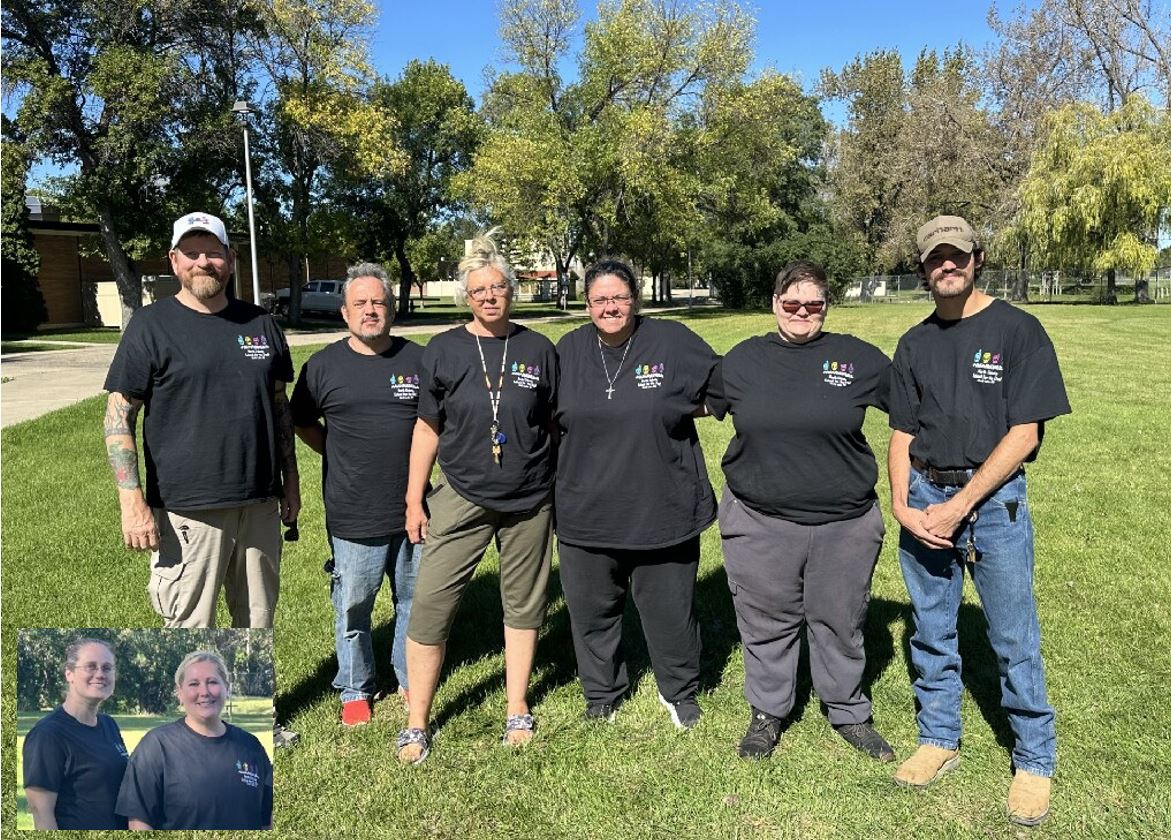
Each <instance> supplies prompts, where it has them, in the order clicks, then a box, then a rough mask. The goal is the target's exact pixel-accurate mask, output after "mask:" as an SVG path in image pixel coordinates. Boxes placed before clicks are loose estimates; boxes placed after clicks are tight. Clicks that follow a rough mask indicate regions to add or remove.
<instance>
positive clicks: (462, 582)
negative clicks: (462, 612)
mask: <svg viewBox="0 0 1171 840" xmlns="http://www.w3.org/2000/svg"><path fill="white" fill-rule="evenodd" d="M427 505H428V507H429V508H430V511H431V521H430V523H429V525H428V528H427V542H426V543H424V544H423V559H422V561H421V562H420V563H419V575H418V577H417V578H416V580H415V598H414V601H413V602H412V603H411V620H410V624H409V625H408V626H407V636H408V637H409V638H411V639H413V640H414V641H416V642H419V643H420V644H424V645H438V644H442V643H444V642H446V641H447V637H448V636H449V635H450V634H451V625H452V623H453V622H454V621H455V614H456V611H457V610H458V609H459V602H460V600H461V599H462V598H463V594H464V590H465V589H467V586H468V584H469V583H470V582H471V580H472V576H473V574H474V573H475V571H476V566H477V565H479V563H480V560H481V559H482V558H483V556H484V549H486V548H487V547H488V543H489V542H491V541H492V540H493V538H495V541H496V549H497V551H498V552H499V553H500V600H501V601H502V602H503V605H504V624H505V625H506V626H508V627H511V628H513V629H514V630H535V629H537V628H539V627H540V626H541V625H542V624H543V623H544V621H545V607H546V605H547V603H548V592H547V589H548V585H549V570H550V567H551V566H552V562H553V499H552V497H551V496H550V497H549V498H548V499H546V500H545V501H543V502H541V503H540V504H538V505H537V506H536V507H535V508H533V509H532V510H530V511H526V512H525V513H499V512H497V511H492V510H488V509H487V508H482V507H480V506H479V505H477V504H475V503H474V502H469V501H468V500H467V499H465V498H464V497H463V496H461V495H459V493H457V492H455V490H454V489H453V488H452V486H451V485H450V484H446V483H444V484H442V485H440V486H439V487H437V488H436V489H435V490H434V491H433V492H432V493H431V495H430V496H428V497H427Z"/></svg>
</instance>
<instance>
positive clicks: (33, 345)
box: [0, 341, 69, 353]
mask: <svg viewBox="0 0 1171 840" xmlns="http://www.w3.org/2000/svg"><path fill="white" fill-rule="evenodd" d="M68 349H69V345H67V344H66V345H61V344H40V343H37V342H35V341H0V353H44V352H45V351H46V350H68Z"/></svg>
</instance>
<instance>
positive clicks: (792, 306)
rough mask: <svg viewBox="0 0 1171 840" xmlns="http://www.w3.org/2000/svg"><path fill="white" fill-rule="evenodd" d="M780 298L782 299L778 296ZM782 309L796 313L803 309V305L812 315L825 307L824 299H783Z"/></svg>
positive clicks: (791, 313)
mask: <svg viewBox="0 0 1171 840" xmlns="http://www.w3.org/2000/svg"><path fill="white" fill-rule="evenodd" d="M778 300H780V299H779V298H778ZM780 304H781V309H783V310H785V311H786V312H788V313H789V314H790V315H796V314H797V313H798V312H800V311H801V307H802V306H804V307H805V311H806V312H808V313H809V314H810V315H816V314H818V313H819V312H821V310H823V309H825V301H824V300H781V301H780Z"/></svg>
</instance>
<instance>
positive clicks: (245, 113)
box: [232, 99, 260, 306]
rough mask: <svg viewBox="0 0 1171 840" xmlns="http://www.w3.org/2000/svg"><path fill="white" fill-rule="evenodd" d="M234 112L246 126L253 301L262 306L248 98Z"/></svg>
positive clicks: (245, 168)
mask: <svg viewBox="0 0 1171 840" xmlns="http://www.w3.org/2000/svg"><path fill="white" fill-rule="evenodd" d="M232 113H233V114H235V115H236V116H237V117H239V118H240V124H241V125H242V126H244V185H245V191H246V192H247V194H248V244H249V245H250V246H251V249H252V302H253V303H255V304H256V305H257V306H260V274H259V273H258V272H257V268H256V217H255V215H253V212H252V153H251V150H250V149H249V147H248V117H249V116H250V115H251V114H252V107H251V106H250V105H249V104H248V102H247V100H244V99H237V100H236V104H235V105H233V106H232Z"/></svg>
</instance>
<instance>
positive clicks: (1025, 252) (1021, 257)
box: [1008, 242, 1029, 303]
mask: <svg viewBox="0 0 1171 840" xmlns="http://www.w3.org/2000/svg"><path fill="white" fill-rule="evenodd" d="M1017 257H1018V262H1017V275H1016V280H1015V281H1014V282H1013V284H1012V287H1011V288H1010V289H1009V291H1008V299H1009V300H1015V301H1020V302H1022V303H1028V301H1029V249H1028V246H1027V245H1026V244H1025V243H1024V242H1022V243H1021V245H1020V248H1019V249H1018V251H1017Z"/></svg>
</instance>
